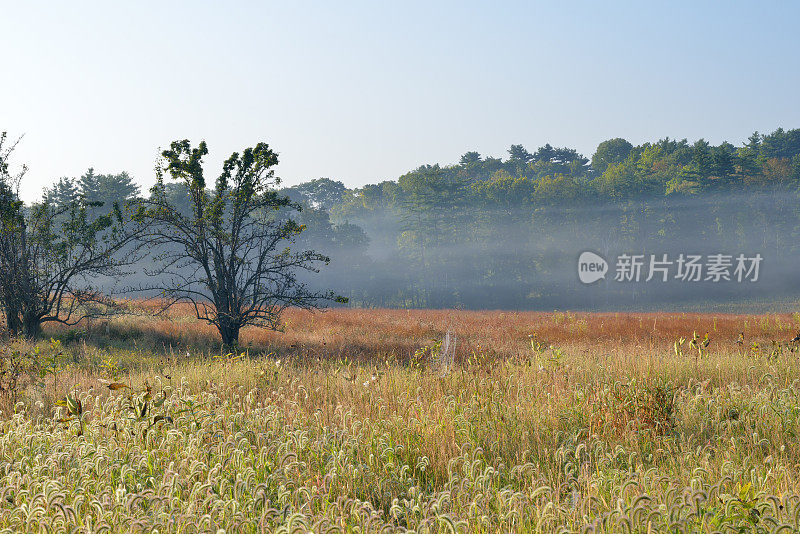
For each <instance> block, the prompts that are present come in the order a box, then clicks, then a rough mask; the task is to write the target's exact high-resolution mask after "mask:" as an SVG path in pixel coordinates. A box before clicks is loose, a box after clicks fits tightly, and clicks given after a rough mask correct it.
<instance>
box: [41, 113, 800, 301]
mask: <svg viewBox="0 0 800 534" xmlns="http://www.w3.org/2000/svg"><path fill="white" fill-rule="evenodd" d="M799 186H800V129H791V130H784V129H782V128H778V129H776V130H775V131H773V132H772V133H769V134H760V133H758V132H756V133H754V134H753V135H752V136H750V138H749V139H748V140H747V141H746V142H745V143H742V144H741V146H734V145H733V144H731V143H729V142H723V143H721V144H719V145H716V146H715V145H712V144H710V143H709V142H707V141H705V140H703V139H700V140H698V141H696V142H693V143H690V142H689V141H687V140H686V139H682V140H674V139H670V138H664V139H661V140H658V141H655V142H647V143H644V144H641V145H637V146H634V145H633V144H631V143H630V142H628V141H626V140H625V139H622V138H615V139H609V140H607V141H603V142H601V143H600V144H599V145H598V146H597V149H596V150H595V152H594V154H593V155H592V156H591V158H588V157H586V156H584V155H582V154H580V153H578V152H577V151H576V150H574V149H571V148H558V147H553V146H551V145H550V144H545V145H544V146H542V147H539V148H537V149H536V150H533V151H529V150H528V149H526V148H525V147H523V146H522V145H511V147H510V148H509V149H508V153H507V155H505V156H504V157H503V158H500V157H490V156H483V155H481V154H479V153H478V152H475V151H468V152H465V153H464V155H463V156H462V157H461V159H460V161H459V162H457V163H455V164H447V165H442V164H430V165H422V166H420V167H419V168H417V169H414V170H412V171H410V172H408V173H406V174H404V175H402V176H400V177H399V178H397V179H395V180H384V181H379V182H378V183H375V184H369V185H365V186H363V187H357V188H348V187H346V186H345V184H344V183H343V182H342V181H340V180H336V179H333V178H317V179H313V180H310V181H307V182H305V183H301V184H299V185H294V186H290V187H283V188H281V189H280V190H279V193H280V194H283V195H285V196H288V197H289V198H290V199H291V200H293V201H295V202H297V203H298V204H300V205H301V206H302V211H300V212H294V210H291V213H290V212H289V211H285V214H284V216H285V217H294V218H295V219H296V220H297V222H299V223H300V224H301V225H303V226H304V229H303V231H302V232H301V233H300V234H299V235H298V236H297V238H296V245H295V246H297V247H298V248H299V249H303V248H308V249H312V250H318V251H321V252H323V253H324V254H326V255H327V256H329V257H330V260H331V261H330V264H329V265H328V266H326V267H324V268H322V269H320V272H319V273H318V274H317V273H308V274H307V275H306V279H305V281H306V282H307V283H308V284H309V286H311V287H313V288H318V289H320V290H322V289H325V290H328V289H333V290H334V291H335V292H336V293H337V294H340V295H344V296H346V297H348V298H349V302H350V305H351V306H362V307H417V308H441V307H463V308H467V309H531V310H536V309H545V310H547V309H564V308H568V309H586V310H591V309H610V308H622V309H627V308H631V309H634V308H644V309H646V308H648V307H657V308H659V309H668V308H669V307H670V306H673V307H676V308H680V307H681V306H694V305H697V303H700V302H712V303H722V304H725V303H741V302H745V301H753V302H763V301H770V302H773V301H775V300H776V299H780V300H790V299H791V298H793V297H797V296H798V290H797V288H800V284H798V282H800V274H798V273H797V269H796V268H795V265H796V262H797V260H798V251H799V247H798V232H800V210H798V205H799V204H798V199H799V196H800V187H799ZM165 193H166V194H167V195H168V196H169V198H170V200H171V201H172V202H174V203H175V204H176V205H183V206H184V209H186V210H188V209H190V207H189V195H188V193H187V190H186V187H185V186H183V185H181V184H180V183H166V184H165ZM147 194H148V192H142V191H141V190H140V188H139V187H138V186H137V185H136V183H135V182H134V181H133V179H132V178H131V177H130V176H128V175H127V174H125V173H122V174H117V175H108V174H96V173H95V172H94V171H93V170H92V169H90V170H89V171H87V172H86V173H85V174H84V175H83V176H81V177H80V178H77V179H70V178H61V179H60V180H59V181H58V182H57V183H55V184H54V185H53V186H52V187H51V188H49V189H48V190H47V191H46V192H45V198H46V199H47V200H48V202H50V203H53V204H55V205H59V204H63V205H66V204H68V203H69V202H70V201H71V200H73V199H74V198H76V197H77V196H79V195H80V196H82V197H84V198H86V199H88V200H90V201H92V202H95V203H96V205H98V206H101V205H105V206H110V205H111V204H113V203H115V202H119V201H120V200H122V199H127V200H131V199H135V198H138V197H140V196H142V195H147ZM97 209H98V210H100V209H102V208H99V207H98V208H97ZM584 250H593V251H597V252H599V253H600V254H602V255H604V256H606V257H609V256H613V255H614V254H621V253H627V254H632V253H637V254H645V255H647V254H656V255H661V254H670V255H677V254H681V253H686V254H693V253H704V254H716V253H725V254H731V255H736V254H739V253H744V254H747V255H755V254H760V255H761V256H762V257H763V258H764V260H763V264H762V274H761V277H760V279H759V281H758V283H754V284H740V283H735V282H725V283H717V284H712V283H704V282H702V281H701V282H699V283H696V284H686V283H681V282H680V281H675V280H670V281H669V282H666V283H659V284H655V283H639V284H634V283H630V284H627V285H626V284H619V283H614V281H613V279H611V277H608V278H607V279H606V281H605V282H600V283H598V284H595V285H593V286H583V285H582V284H580V283H579V281H578V279H577V275H576V269H575V262H576V260H577V258H578V255H579V254H580V253H581V252H582V251H584ZM612 269H613V266H612ZM612 275H613V273H612ZM665 306H666V308H665Z"/></svg>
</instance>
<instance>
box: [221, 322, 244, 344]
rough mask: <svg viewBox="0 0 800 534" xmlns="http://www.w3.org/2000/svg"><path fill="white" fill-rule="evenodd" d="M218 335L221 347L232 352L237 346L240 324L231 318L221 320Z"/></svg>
mask: <svg viewBox="0 0 800 534" xmlns="http://www.w3.org/2000/svg"><path fill="white" fill-rule="evenodd" d="M217 328H218V329H219V335H220V337H222V348H223V349H224V350H226V351H229V352H234V351H235V350H236V348H237V347H238V346H239V330H240V329H241V326H240V325H239V324H238V323H236V322H234V321H231V320H221V321H220V323H219V326H218V327H217Z"/></svg>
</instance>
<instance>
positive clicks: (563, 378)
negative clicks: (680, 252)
mask: <svg viewBox="0 0 800 534" xmlns="http://www.w3.org/2000/svg"><path fill="white" fill-rule="evenodd" d="M147 312H148V310H147V309H146V308H145V309H141V308H140V309H139V315H134V316H121V317H119V318H114V319H110V320H107V321H94V322H93V323H90V324H81V325H79V326H77V327H74V328H65V327H54V326H51V327H48V328H46V332H45V334H46V336H47V338H48V340H46V341H41V342H38V343H35V344H34V343H29V342H24V341H18V340H5V341H4V342H3V345H2V349H1V351H2V360H1V361H0V364H2V370H0V373H2V374H0V410H2V416H1V417H0V531H2V532H40V531H47V532H156V531H157V532H220V531H224V532H273V531H274V532H308V531H313V532H382V531H390V532H391V531H405V530H412V531H417V532H559V531H563V532H641V533H649V532H798V530H800V439H798V435H800V381H799V379H800V361H799V360H800V357H799V356H800V353H798V352H797V347H796V345H795V344H793V343H790V342H789V340H790V339H792V338H793V337H794V336H795V334H796V333H797V330H798V328H800V315H797V314H794V315H793V314H779V315H730V314H714V315H712V314H665V313H660V314H645V313H642V314H585V313H568V312H554V313H534V312H519V313H517V312H500V311H494V312H491V311H487V312H473V311H454V310H437V311H407V310H355V309H335V310H329V311H327V312H325V313H310V312H305V311H300V310H290V311H289V312H288V313H287V314H286V316H285V320H284V323H285V331H284V332H271V331H266V330H258V329H249V330H246V331H244V332H243V334H242V348H241V351H240V352H237V353H235V354H225V353H223V352H221V351H220V349H219V345H218V343H217V342H216V338H215V335H214V331H213V329H212V328H209V327H208V326H206V325H204V324H201V323H199V322H197V321H196V320H194V319H193V318H192V317H191V315H190V314H189V310H188V309H187V308H175V309H173V311H172V312H171V314H170V315H169V316H167V317H160V318H156V317H152V316H151V315H149V314H148V313H147ZM447 332H450V339H451V343H450V348H451V349H452V347H453V345H454V346H455V353H454V360H453V362H452V364H450V363H449V362H447V361H446V359H444V360H443V358H442V354H441V353H442V352H443V350H442V340H443V339H444V338H445V336H446V333H447ZM740 333H741V335H740ZM50 338H52V339H50Z"/></svg>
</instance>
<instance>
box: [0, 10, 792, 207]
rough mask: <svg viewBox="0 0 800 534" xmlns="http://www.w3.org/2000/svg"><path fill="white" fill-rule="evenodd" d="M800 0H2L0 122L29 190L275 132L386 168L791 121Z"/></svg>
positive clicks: (147, 175) (302, 176)
mask: <svg viewBox="0 0 800 534" xmlns="http://www.w3.org/2000/svg"><path fill="white" fill-rule="evenodd" d="M798 23H800V3H796V2H748V3H744V2H741V3H740V2H658V3H655V2H653V3H651V2H647V3H646V2H550V3H534V2H464V1H460V2H433V1H423V2H410V1H404V2H299V1H289V2H286V1H284V2H279V3H277V2H274V3H273V2H225V3H223V2H199V1H195V2H177V1H176V2H172V1H169V2H146V1H137V2H127V3H122V2H108V1H106V2H69V3H67V2H34V1H31V2H21V1H13V2H12V1H5V0H2V1H1V2H0V50H2V57H3V61H2V63H0V76H2V78H1V79H2V82H1V83H0V130H7V131H8V132H9V133H10V135H11V136H18V135H20V134H25V138H24V140H23V141H22V143H21V145H20V147H19V149H18V151H17V153H16V159H15V161H16V162H17V163H22V162H25V163H27V164H28V166H29V167H30V172H29V177H28V180H27V182H26V184H25V185H24V188H23V191H22V193H23V197H25V198H26V199H28V200H30V199H32V198H35V197H38V196H39V194H40V191H41V188H42V187H43V186H45V185H48V184H50V183H52V182H53V181H55V180H56V179H57V178H58V177H59V176H78V175H80V174H81V173H82V172H83V171H85V170H86V168H88V167H89V166H93V167H94V168H95V169H96V171H97V172H117V171H122V170H127V171H128V172H130V173H131V174H132V175H133V176H134V177H135V178H136V180H137V181H138V182H139V183H141V184H142V185H143V186H145V187H146V186H149V185H150V184H152V182H153V179H154V173H153V166H154V162H155V159H156V156H157V153H158V148H159V147H163V146H166V145H167V144H168V143H169V142H170V141H171V140H174V139H179V138H180V139H182V138H189V139H192V140H193V141H199V140H200V139H205V140H207V141H208V143H209V147H210V150H211V155H210V157H209V158H208V160H207V161H208V162H209V164H211V167H210V175H211V176H216V174H217V171H218V168H219V164H220V163H221V161H222V160H223V159H224V158H225V157H227V156H228V155H229V154H230V152H232V151H234V150H239V149H241V148H243V147H245V146H251V145H253V144H255V143H256V142H258V141H262V140H264V141H267V142H268V143H270V145H271V146H273V147H274V148H275V149H276V150H277V151H278V152H279V153H280V155H281V164H280V166H279V167H278V174H279V175H280V176H281V177H283V179H284V183H285V184H293V183H298V182H300V181H304V180H307V179H311V178H317V177H321V176H327V177H331V178H334V179H338V180H342V181H343V182H344V183H345V184H347V185H348V186H351V187H352V186H358V185H363V184H364V183H372V182H377V181H379V180H383V179H394V178H396V177H397V176H398V175H400V174H401V173H403V172H405V171H407V170H410V169H413V168H415V167H416V166H418V165H420V164H422V163H433V162H440V163H454V162H456V161H457V160H458V158H459V156H460V155H461V154H462V153H464V152H465V151H467V150H478V151H479V152H481V153H482V154H489V155H494V156H505V150H506V149H507V147H508V146H509V145H510V144H512V143H522V144H524V145H525V146H526V147H528V148H529V149H531V150H533V149H535V148H536V147H537V146H540V145H542V144H544V143H547V142H549V143H551V144H554V145H559V146H561V145H568V146H571V147H575V148H577V149H578V150H579V151H581V152H583V153H585V154H586V155H587V156H590V155H591V153H592V152H593V151H594V148H595V147H596V146H597V144H598V143H599V142H600V141H602V140H604V139H608V138H610V137H616V136H621V137H625V138H627V139H628V140H630V141H631V142H633V143H641V142H644V141H647V140H654V139H657V138H660V137H663V136H670V137H675V138H683V137H688V138H689V139H690V140H694V139H697V138H699V137H705V138H706V139H708V140H710V141H712V142H715V143H716V142H720V141H722V140H723V139H727V140H729V141H731V142H733V143H734V144H740V143H741V142H742V141H744V140H745V139H746V138H747V136H748V135H749V134H750V133H751V132H752V131H753V130H760V131H771V130H773V129H774V128H776V127H778V126H783V127H785V128H793V127H800V102H799V101H798V96H797V95H798V94H800V83H799V82H800V32H798V30H797V28H798Z"/></svg>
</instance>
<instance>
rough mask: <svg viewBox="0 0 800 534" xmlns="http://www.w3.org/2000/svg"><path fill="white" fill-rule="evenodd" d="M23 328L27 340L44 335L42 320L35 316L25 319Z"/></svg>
mask: <svg viewBox="0 0 800 534" xmlns="http://www.w3.org/2000/svg"><path fill="white" fill-rule="evenodd" d="M22 327H23V329H24V333H25V337H26V338H28V339H36V338H38V337H39V335H40V334H41V333H42V319H41V318H40V317H38V316H35V315H29V316H26V317H24V318H23V322H22Z"/></svg>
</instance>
